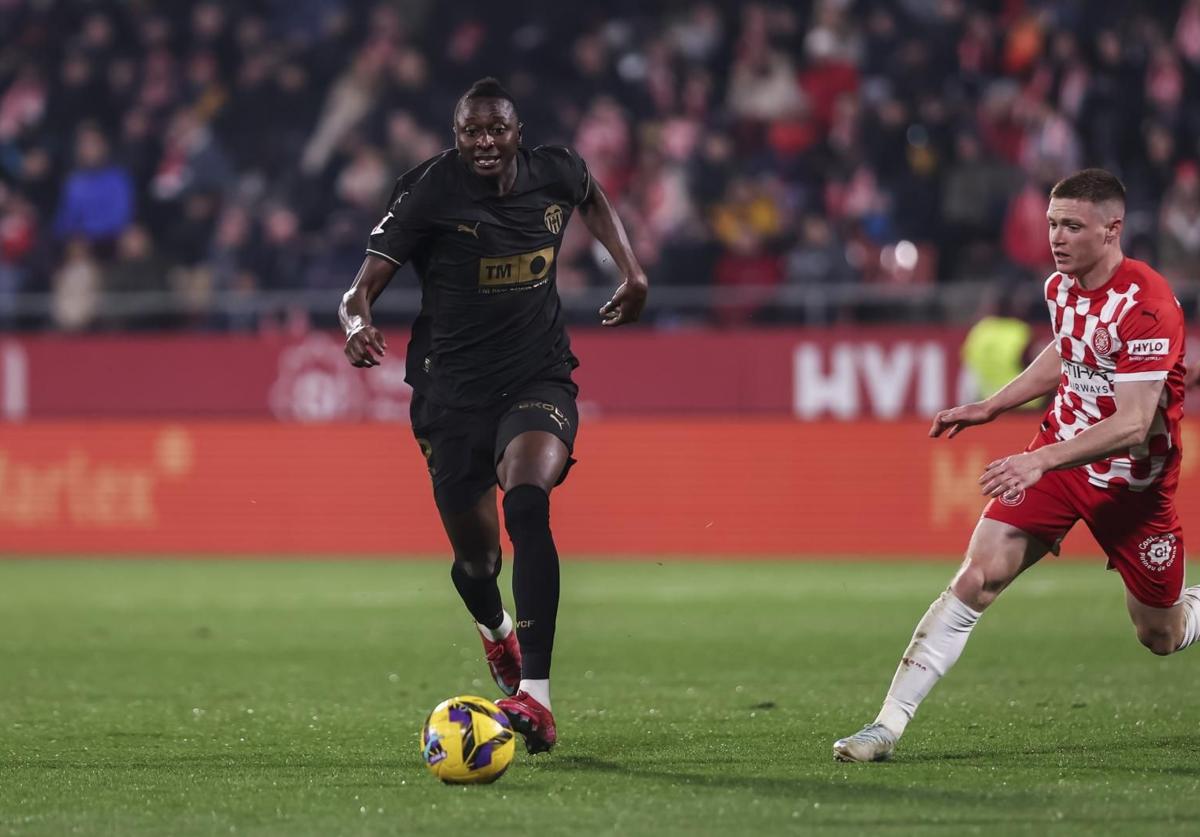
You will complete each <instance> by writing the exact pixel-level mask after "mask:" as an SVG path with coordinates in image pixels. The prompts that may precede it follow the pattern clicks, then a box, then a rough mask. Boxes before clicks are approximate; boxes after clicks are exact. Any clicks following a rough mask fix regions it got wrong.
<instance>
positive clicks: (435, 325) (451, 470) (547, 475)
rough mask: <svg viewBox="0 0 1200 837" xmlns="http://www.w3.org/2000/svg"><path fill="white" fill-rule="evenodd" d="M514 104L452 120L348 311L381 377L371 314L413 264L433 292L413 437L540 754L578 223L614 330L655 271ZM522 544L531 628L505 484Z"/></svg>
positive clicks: (486, 640) (396, 197) (468, 588)
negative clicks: (570, 236) (530, 138)
mask: <svg viewBox="0 0 1200 837" xmlns="http://www.w3.org/2000/svg"><path fill="white" fill-rule="evenodd" d="M521 127H522V126H521V123H520V122H519V120H518V118H517V108H516V105H515V103H514V102H513V99H512V97H511V96H510V95H509V94H508V92H507V91H505V89H504V88H503V87H502V86H501V85H500V84H499V82H497V81H496V80H495V79H492V78H487V79H481V80H480V81H477V82H476V83H475V84H474V85H472V86H471V89H470V90H468V91H467V92H466V94H464V95H463V97H462V98H461V99H460V100H459V102H458V105H457V107H456V108H455V110H454V135H455V138H456V146H457V147H456V148H454V149H450V150H447V151H444V152H442V153H441V154H439V155H437V156H436V157H434V158H432V159H430V160H426V161H425V162H424V163H421V164H420V165H419V166H417V167H416V168H414V169H413V170H412V171H410V172H408V173H407V174H405V175H403V176H402V177H401V178H400V179H399V180H398V181H397V183H396V186H395V189H394V190H393V192H392V195H391V198H390V200H389V202H388V206H387V213H386V214H385V215H384V216H383V219H382V220H380V222H379V224H378V225H376V227H375V229H373V230H371V235H370V239H369V242H368V245H367V255H366V258H365V259H364V260H363V263H362V266H361V267H360V268H359V270H358V275H357V276H355V278H354V283H353V284H352V285H351V287H350V290H349V291H347V292H346V294H345V296H344V297H343V298H342V304H341V307H340V308H339V309H338V315H339V318H340V320H341V323H342V326H343V328H344V329H345V330H346V348H345V350H346V357H347V358H348V359H349V361H350V363H352V364H353V365H354V366H359V367H367V368H369V367H372V366H377V365H378V364H379V363H380V362H381V360H382V359H383V357H384V355H385V354H386V353H387V342H386V341H385V340H384V337H383V334H382V333H381V332H380V331H379V330H378V329H376V328H375V327H374V326H372V325H371V303H372V302H373V301H374V300H375V299H376V298H377V297H378V296H379V294H380V293H381V292H382V291H383V289H384V287H385V286H386V285H387V284H388V281H389V280H390V279H391V278H392V275H393V274H394V273H395V271H396V268H397V267H399V266H400V265H401V264H403V263H404V262H406V261H408V260H411V261H412V263H413V266H414V267H415V268H416V272H417V275H418V276H419V277H420V279H421V312H420V315H419V316H418V317H417V319H416V321H415V322H414V323H413V327H412V338H411V340H410V341H409V344H408V353H407V363H406V369H405V379H406V380H407V381H408V383H409V384H410V385H411V386H412V388H413V399H412V408H411V415H412V426H413V435H415V436H416V438H417V444H418V445H420V448H421V452H422V453H423V454H424V456H425V459H426V461H427V463H428V466H429V473H430V475H431V477H432V479H433V495H434V499H435V501H436V503H437V507H438V512H439V514H440V515H441V518H442V524H443V525H444V526H445V529H446V534H447V535H448V536H449V538H450V545H451V547H452V548H453V550H454V564H453V567H452V568H451V571H450V577H451V579H452V580H453V582H454V586H455V588H456V589H457V590H458V593H459V595H460V596H462V600H463V603H464V604H466V606H467V610H468V611H470V613H471V616H472V617H473V618H474V620H475V623H476V626H477V627H478V629H479V633H480V635H481V636H482V637H483V645H484V649H485V653H486V656H487V661H488V666H489V668H490V669H491V673H492V676H493V678H494V679H495V681H496V684H497V685H498V686H499V687H500V689H501V690H502V691H503V692H504V693H505V694H506V695H508V696H509V697H507V698H506V699H503V700H501V701H499V704H498V705H499V706H500V707H501V708H502V709H503V710H504V712H505V713H506V714H507V715H508V717H509V719H510V720H511V721H512V724H513V727H514V729H516V730H517V731H518V732H520V733H521V734H522V735H523V736H524V737H525V745H526V748H527V749H528V750H529V752H531V753H536V752H542V751H545V750H549V749H550V748H551V747H552V746H554V743H555V741H556V740H557V732H556V730H555V725H554V716H553V715H552V714H551V711H550V655H551V651H552V649H553V645H554V627H555V619H556V616H557V612H558V595H559V569H558V552H557V550H556V549H555V546H554V538H553V537H552V535H551V533H550V492H551V491H552V489H553V488H554V487H555V486H556V485H558V484H559V483H561V482H562V481H563V479H565V477H566V475H567V471H568V469H569V468H570V467H571V465H572V464H573V462H574V460H573V459H572V458H571V452H572V449H573V446H574V442H575V434H576V431H577V430H578V425H579V414H578V411H577V410H576V406H575V396H576V394H577V392H578V388H577V387H576V385H575V383H574V382H573V381H572V380H571V371H572V370H573V369H574V368H575V367H576V366H577V365H578V361H577V360H576V359H575V356H574V355H573V354H571V348H570V342H569V340H568V339H567V334H566V329H565V327H564V322H563V314H562V307H561V304H560V302H559V298H558V290H557V287H556V285H555V260H556V258H557V256H558V251H559V247H560V245H561V244H562V235H563V230H564V229H565V228H566V226H567V222H568V220H569V219H570V217H571V213H572V211H573V210H574V209H576V208H578V209H579V214H580V216H581V217H582V218H583V222H584V224H586V225H587V228H588V229H589V230H590V231H591V233H592V235H594V236H595V237H596V239H597V240H598V241H600V243H602V244H603V245H604V246H605V247H606V248H607V249H608V252H609V253H610V254H611V255H612V257H613V261H614V262H615V263H616V265H617V267H618V268H619V269H620V271H621V276H622V278H623V280H624V281H623V282H622V284H621V285H620V287H619V288H617V291H616V293H615V294H614V295H613V297H612V299H611V300H609V302H607V303H606V304H605V305H604V306H603V307H602V308H601V309H600V318H601V325H604V326H619V325H623V324H625V323H630V322H634V321H636V320H637V319H638V317H639V316H640V315H641V312H642V307H643V306H644V305H645V302H646V292H647V282H646V275H645V273H644V272H643V271H642V269H641V267H640V266H639V265H638V263H637V259H636V258H635V257H634V255H633V251H632V249H631V248H630V246H629V240H628V238H627V236H626V234H625V229H624V227H623V226H622V224H621V221H620V219H619V218H618V217H617V214H616V212H615V211H614V210H613V207H612V205H611V204H610V203H609V200H608V197H607V196H606V195H605V193H604V190H603V189H601V188H600V184H598V183H596V182H594V181H593V180H592V179H591V175H590V174H589V173H588V168H587V164H586V163H584V161H583V160H582V159H581V158H580V157H579V155H577V154H576V153H575V152H573V151H571V150H570V149H568V148H564V147H561V146H539V147H537V148H532V149H530V148H525V147H523V146H522V144H521ZM497 484H499V486H500V487H501V488H502V489H503V490H504V501H503V507H504V525H505V527H506V528H507V530H508V534H509V538H510V539H511V540H512V544H513V549H514V551H515V553H516V554H515V555H514V556H513V597H514V599H515V600H516V614H517V620H516V622H515V623H514V621H513V619H512V617H511V616H510V615H509V614H508V613H507V612H505V610H504V607H503V605H502V603H501V600H500V589H499V586H498V585H497V583H496V579H497V577H498V576H499V573H500V566H501V556H500V524H499V520H498V516H497V513H496V485H497Z"/></svg>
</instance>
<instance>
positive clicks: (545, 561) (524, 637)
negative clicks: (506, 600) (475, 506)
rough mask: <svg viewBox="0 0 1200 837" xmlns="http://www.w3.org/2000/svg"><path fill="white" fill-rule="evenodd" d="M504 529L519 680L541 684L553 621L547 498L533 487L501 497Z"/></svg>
mask: <svg viewBox="0 0 1200 837" xmlns="http://www.w3.org/2000/svg"><path fill="white" fill-rule="evenodd" d="M504 525H505V528H507V529H508V536H509V538H510V539H512V544H513V550H514V552H515V554H514V556H513V597H514V598H515V599H516V604H517V616H516V618H517V623H516V625H517V638H518V639H519V640H520V641H521V678H522V679H524V680H545V679H547V678H549V677H550V654H551V651H552V650H553V648H554V624H555V620H556V619H557V616H558V550H557V549H555V547H554V538H553V536H552V535H551V534H550V497H549V496H548V495H547V494H546V492H545V491H543V490H542V489H540V488H538V487H537V486H536V485H518V486H515V487H514V488H512V489H511V490H509V491H507V492H505V494H504ZM455 583H456V584H457V581H456V582H455ZM463 598H464V599H465V598H466V597H465V596H464V597H463ZM497 601H499V600H498V599H497Z"/></svg>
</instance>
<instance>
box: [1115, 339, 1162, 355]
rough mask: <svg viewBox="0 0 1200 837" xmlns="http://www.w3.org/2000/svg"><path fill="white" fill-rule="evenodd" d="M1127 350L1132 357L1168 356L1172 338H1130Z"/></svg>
mask: <svg viewBox="0 0 1200 837" xmlns="http://www.w3.org/2000/svg"><path fill="white" fill-rule="evenodd" d="M1126 351H1127V352H1128V353H1129V356H1130V357H1166V356H1167V355H1169V354H1170V353H1171V338H1169V337H1154V338H1151V339H1149V340H1130V341H1129V347H1128V348H1127V349H1126Z"/></svg>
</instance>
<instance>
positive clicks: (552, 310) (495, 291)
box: [367, 146, 591, 409]
mask: <svg viewBox="0 0 1200 837" xmlns="http://www.w3.org/2000/svg"><path fill="white" fill-rule="evenodd" d="M515 164H516V166H517V176H516V181H515V182H514V183H513V187H512V190H511V191H510V192H509V193H508V194H507V195H504V196H497V195H496V194H495V193H489V192H488V189H487V184H486V183H485V182H484V181H483V179H482V178H480V177H479V176H478V175H475V174H473V173H472V172H471V171H469V170H468V169H467V166H466V163H464V162H463V161H462V159H461V158H460V157H459V155H458V152H457V151H456V150H454V149H451V150H449V151H445V152H443V153H441V154H439V155H438V156H436V157H434V158H432V159H430V160H426V161H425V162H424V163H421V165H419V166H417V167H416V168H414V169H413V170H412V171H410V172H408V173H406V174H405V175H404V176H402V177H401V178H400V179H399V180H398V181H397V182H396V187H395V189H394V190H393V191H392V196H391V199H390V200H389V202H388V211H387V214H386V215H384V217H383V219H382V220H381V221H380V222H379V224H378V225H377V226H376V227H375V229H373V230H371V237H370V240H369V243H368V245H367V252H368V253H372V254H374V255H376V256H381V257H383V258H385V259H388V260H389V261H392V262H395V263H396V264H397V265H399V264H403V263H404V262H405V261H408V260H409V259H411V260H412V263H413V267H414V268H416V272H417V275H418V276H419V277H420V279H421V313H420V316H418V318H417V320H416V322H414V323H413V331H412V339H411V340H410V341H409V344H408V357H407V364H406V369H405V379H406V380H407V381H408V383H409V384H410V385H411V386H412V387H413V389H415V390H417V391H419V392H422V393H424V394H426V395H427V396H428V397H430V398H432V399H433V400H435V401H437V402H440V403H442V404H444V405H445V406H447V407H452V408H457V409H470V408H472V407H477V406H482V405H484V404H487V403H490V402H493V401H495V400H498V399H500V398H502V397H503V396H504V394H505V393H508V392H511V391H512V390H514V389H516V388H518V387H520V386H521V385H522V384H525V383H528V382H529V381H532V380H534V379H536V378H538V377H540V376H541V375H542V374H543V373H545V372H546V371H547V370H549V369H551V367H554V366H555V365H558V364H563V363H567V364H570V366H571V367H574V366H575V365H577V364H578V361H576V360H575V357H574V355H572V354H571V348H570V341H569V340H568V339H567V333H566V328H565V325H564V322H563V314H562V306H561V303H560V301H559V298H558V289H557V285H556V283H555V268H556V264H555V262H556V261H557V257H558V251H559V247H560V246H561V245H562V237H563V231H564V230H565V229H566V226H567V221H568V220H569V219H570V217H571V212H572V211H573V210H574V209H575V207H576V206H578V205H579V203H580V202H582V201H583V200H584V199H585V198H586V197H587V195H588V191H589V190H590V188H591V177H590V175H589V174H588V170H587V165H586V164H585V163H584V162H583V160H582V159H581V158H580V157H579V155H578V154H576V153H575V152H573V151H571V150H570V149H567V148H563V147H560V146H539V147H538V148H534V149H532V150H528V149H524V148H522V149H519V150H518V152H517V156H516V158H515Z"/></svg>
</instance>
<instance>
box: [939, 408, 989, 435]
mask: <svg viewBox="0 0 1200 837" xmlns="http://www.w3.org/2000/svg"><path fill="white" fill-rule="evenodd" d="M995 417H996V415H995V413H993V412H992V409H991V408H990V407H989V406H988V405H987V404H986V403H985V402H983V401H975V402H974V403H971V404H961V405H959V406H957V407H951V408H950V409H949V410H942V411H941V412H940V413H938V414H937V415H936V416H934V417H933V427H931V428H929V435H930V436H931V437H933V438H937V437H938V436H941V435H942V434H943V433H945V432H946V431H947V430H949V431H950V432H949V433H946V438H947V439H953V438H954V437H955V436H957V435H958V434H959V432H961V431H963V430H965V429H966V428H968V427H973V426H974V425H976V424H987V423H988V422H989V421H991V420H992V419H994V418H995Z"/></svg>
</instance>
